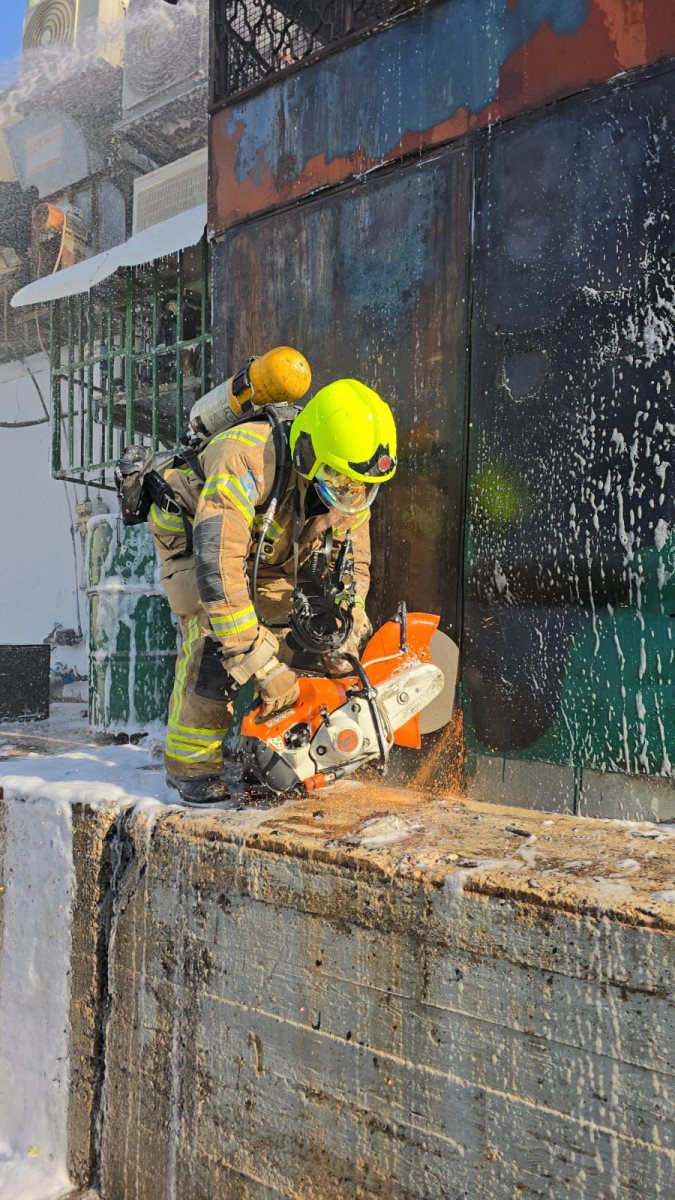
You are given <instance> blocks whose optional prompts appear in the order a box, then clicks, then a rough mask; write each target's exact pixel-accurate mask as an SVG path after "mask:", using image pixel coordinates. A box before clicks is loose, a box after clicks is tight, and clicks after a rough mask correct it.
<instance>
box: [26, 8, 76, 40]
mask: <svg viewBox="0 0 675 1200" xmlns="http://www.w3.org/2000/svg"><path fill="white" fill-rule="evenodd" d="M76 25H77V0H42V3H41V4H36V5H35V6H34V7H32V8H29V9H28V12H27V13H26V18H25V20H24V23H23V48H24V51H25V50H39V49H42V48H43V47H45V46H54V45H56V44H58V45H61V46H72V45H74V43H75V27H76Z"/></svg>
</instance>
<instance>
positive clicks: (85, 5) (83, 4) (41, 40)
mask: <svg viewBox="0 0 675 1200" xmlns="http://www.w3.org/2000/svg"><path fill="white" fill-rule="evenodd" d="M123 16H124V0H39V2H38V3H37V4H33V5H31V7H30V8H29V9H28V12H27V13H26V16H25V19H24V24H23V49H24V52H25V51H30V50H41V49H47V48H48V47H50V46H57V45H60V46H71V47H72V46H76V45H77V46H78V47H79V45H80V44H82V45H83V48H84V49H86V51H87V52H90V51H93V50H94V48H95V47H96V46H97V43H98V46H99V49H100V56H101V57H103V58H105V59H107V60H109V61H116V63H117V65H119V63H120V62H121V29H122V19H123ZM113 46H114V48H113Z"/></svg>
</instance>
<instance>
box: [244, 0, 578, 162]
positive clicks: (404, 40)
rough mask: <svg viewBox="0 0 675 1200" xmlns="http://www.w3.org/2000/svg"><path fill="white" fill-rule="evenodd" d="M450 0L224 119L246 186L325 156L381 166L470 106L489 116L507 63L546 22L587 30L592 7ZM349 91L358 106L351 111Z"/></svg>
mask: <svg viewBox="0 0 675 1200" xmlns="http://www.w3.org/2000/svg"><path fill="white" fill-rule="evenodd" d="M507 4H508V0H448V3H446V4H443V5H440V6H438V7H436V8H433V9H426V10H425V11H423V12H421V13H419V14H418V15H417V16H415V17H412V18H410V19H409V20H408V21H404V22H402V23H401V24H399V25H396V26H394V27H393V28H392V29H389V30H385V31H384V32H382V33H380V34H377V35H375V36H374V37H373V38H368V39H367V40H366V41H364V42H361V43H359V44H358V45H356V46H352V47H350V48H348V49H346V50H344V51H343V52H342V53H339V54H336V55H334V56H333V57H331V58H329V59H327V60H326V61H324V62H321V63H317V64H316V65H315V66H313V67H308V68H307V69H306V70H305V71H303V72H301V73H300V74H296V75H293V76H291V77H290V78H288V79H281V80H280V81H279V82H278V83H276V84H275V85H273V86H270V87H268V88H266V89H265V90H263V91H262V92H260V93H258V94H257V95H255V96H253V97H251V98H250V99H249V100H248V101H245V102H244V103H243V104H240V105H238V106H237V107H236V108H233V109H228V110H227V112H226V113H225V114H224V116H223V118H222V119H223V121H224V130H225V134H226V136H227V137H229V138H234V137H235V136H236V135H237V132H238V129H239V127H240V126H243V134H242V136H241V140H240V143H239V146H238V151H237V159H236V172H237V179H238V180H239V181H240V182H243V181H244V180H245V179H247V178H251V179H252V180H253V182H255V183H259V182H260V181H261V178H262V175H261V173H262V171H263V170H269V171H271V172H272V174H273V175H275V176H276V175H278V174H279V173H280V172H281V171H283V174H284V176H285V178H287V179H289V180H291V179H293V178H297V177H298V176H299V175H300V174H301V173H302V170H303V167H304V164H305V163H306V162H307V161H308V160H310V159H312V158H314V157H315V156H317V155H320V154H325V157H326V161H327V162H331V161H332V160H333V159H336V158H343V157H350V156H351V155H353V154H354V153H355V151H356V150H357V149H358V148H359V147H362V148H363V150H364V151H365V153H366V155H367V156H368V158H369V159H371V160H377V159H378V158H380V157H381V156H383V155H385V154H386V153H387V152H388V151H389V150H391V149H392V148H393V147H394V146H396V145H397V144H398V142H399V141H400V140H401V137H402V136H403V134H404V133H406V132H415V131H417V132H421V131H423V130H426V129H430V128H431V127H432V126H433V125H439V124H441V123H442V122H443V121H446V120H448V119H449V118H451V117H452V116H453V114H454V113H455V112H457V110H458V109H461V108H463V107H465V108H466V109H467V110H468V111H469V112H470V113H478V112H481V111H482V110H483V109H484V108H485V107H486V105H488V104H489V103H490V102H491V101H493V100H494V99H495V98H496V96H497V92H498V88H499V72H500V69H501V67H502V65H503V63H504V62H505V61H506V60H507V59H508V58H509V57H510V56H511V55H512V54H514V53H515V51H516V50H518V49H519V48H520V47H521V46H523V45H524V44H525V43H526V42H528V41H529V40H530V39H531V38H532V37H533V36H534V34H535V33H536V32H537V30H539V29H540V28H541V27H542V26H543V25H544V24H545V23H546V22H548V23H549V25H550V27H551V28H552V29H553V31H554V32H555V33H557V34H559V35H563V36H564V35H571V34H574V33H577V32H578V30H579V29H580V28H581V26H582V25H583V24H584V21H585V20H586V18H587V16H588V0H520V3H519V4H518V6H517V7H516V8H514V9H509V8H508V7H507ZM346 93H349V94H350V95H351V96H352V101H353V102H352V103H351V104H349V105H344V104H343V103H342V100H343V97H344V95H345V94H346Z"/></svg>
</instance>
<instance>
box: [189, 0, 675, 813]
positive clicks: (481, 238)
mask: <svg viewBox="0 0 675 1200" xmlns="http://www.w3.org/2000/svg"><path fill="white" fill-rule="evenodd" d="M213 4H214V9H215V15H214V29H215V35H214V43H215V44H214V55H215V68H214V76H213V88H214V94H213V97H212V99H213V106H212V114H211V120H210V156H211V158H210V176H211V191H210V208H209V223H210V230H211V235H212V237H213V238H214V247H213V270H214V283H213V287H214V309H213V329H214V346H215V351H214V353H215V363H214V374H215V376H216V377H220V376H221V375H224V374H225V372H226V371H227V370H228V368H229V366H230V364H231V363H234V362H238V361H239V360H240V359H241V358H242V356H246V355H248V354H250V353H252V352H254V351H255V350H256V349H257V348H258V347H260V346H263V347H264V346H268V345H270V344H274V343H275V342H289V343H292V344H296V345H298V346H300V347H301V348H302V349H303V350H304V351H305V353H306V354H307V355H308V357H309V359H310V361H311V364H312V368H313V371H314V378H315V382H316V384H318V385H320V384H322V383H325V382H326V381H327V380H329V379H330V378H333V377H335V376H338V375H355V376H357V377H359V378H362V379H364V380H366V381H367V382H368V383H370V384H372V385H373V386H374V387H376V388H378V389H379V390H380V391H381V392H382V394H383V395H384V396H386V397H387V398H388V399H390V400H391V402H392V405H393V407H394V409H395V411H396V415H397V419H398V423H399V427H400V433H401V464H400V469H399V471H398V473H397V476H396V480H395V481H394V483H393V485H392V486H391V487H390V488H388V489H387V495H386V496H384V495H383V496H382V498H381V503H380V504H379V507H378V510H377V514H376V518H375V521H374V548H375V570H374V593H373V597H372V601H371V607H372V615H373V617H374V618H376V619H378V618H382V617H386V616H387V615H389V614H390V613H391V612H392V611H393V609H394V607H395V604H396V601H397V600H398V599H399V598H400V597H401V595H403V597H404V598H405V599H406V600H407V601H408V603H409V605H411V606H413V607H417V608H421V609H433V610H435V611H438V612H440V614H441V617H442V627H443V628H444V629H445V630H447V632H449V633H450V634H451V635H452V636H453V637H455V638H456V639H457V640H458V641H459V642H460V645H461V649H462V660H463V669H462V685H461V695H462V710H463V742H462V748H461V753H462V754H463V756H464V758H465V770H466V777H467V782H468V784H469V786H470V787H471V788H472V790H473V791H474V794H475V795H477V796H478V797H479V798H481V797H482V798H484V799H487V800H495V801H500V802H504V803H513V804H533V805H535V806H537V807H551V808H567V809H569V810H571V811H575V812H580V813H595V814H599V815H600V814H601V815H606V816H632V815H645V816H646V815H653V816H657V817H659V816H660V817H665V816H672V815H673V812H674V811H675V809H674V793H673V782H672V775H673V761H674V759H675V685H674V666H673V612H674V611H675V538H674V536H673V486H672V466H671V457H672V437H673V428H674V427H673V424H672V421H673V400H672V352H673V345H674V339H675V327H674V324H673V321H674V318H675V305H674V300H675V291H674V286H675V284H674V279H673V259H672V247H673V240H672V239H673V233H672V194H671V187H672V184H671V180H672V175H673V154H674V151H675V132H674V130H673V112H674V104H675V75H674V74H673V55H674V54H675V5H673V3H672V0H666V2H665V3H664V2H662V0H636V3H634V4H631V5H626V4H624V3H622V0H556V2H555V3H548V2H547V0H479V2H478V3H476V2H475V0H471V2H470V3H469V2H467V0H440V2H439V3H433V4H428V5H425V6H421V7H419V6H413V7H408V10H407V11H405V12H403V11H401V10H400V8H399V6H396V5H387V4H382V5H379V6H377V5H374V6H368V5H363V6H359V5H355V6H348V7H347V6H344V9H343V6H341V5H339V4H336V5H334V6H330V5H329V6H328V8H325V7H324V6H321V8H320V9H319V7H317V6H313V5H312V4H311V0H310V3H305V2H303V0H297V2H296V3H293V4H288V5H283V4H279V5H276V6H274V7H273V6H271V5H268V4H262V5H260V6H258V7H257V8H256V11H257V12H258V11H259V12H260V16H259V18H258V20H257V21H254V20H251V19H250V16H247V14H248V8H247V6H246V5H245V4H244V3H241V4H236V3H235V4H232V3H230V2H228V0H213ZM327 13H328V14H331V22H330V24H329V25H328V24H327V23H326V14H327ZM234 296H236V302H234V303H233V297H234ZM456 734H457V731H456V730H455V729H453V730H452V731H451V733H450V734H446V735H445V740H444V737H443V735H440V736H439V738H438V742H437V745H436V747H434V751H433V754H432V755H431V756H429V757H431V758H432V759H433V761H434V762H435V763H436V764H437V774H436V782H438V783H439V784H443V783H444V781H447V778H448V771H449V769H450V767H451V766H452V765H453V764H452V760H453V758H456V756H457V737H456ZM432 781H433V775H429V774H428V772H427V774H426V775H425V782H432Z"/></svg>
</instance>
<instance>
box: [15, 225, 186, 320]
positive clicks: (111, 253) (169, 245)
mask: <svg viewBox="0 0 675 1200" xmlns="http://www.w3.org/2000/svg"><path fill="white" fill-rule="evenodd" d="M205 228H206V205H205V204H198V205H197V207H196V208H191V209H189V210H188V212H184V213H179V214H178V216H177V217H169V220H168V221H160V222H159V224H157V225H151V226H150V228H149V229H144V230H143V232H142V233H137V234H135V235H134V237H132V238H129V241H128V242H122V244H121V245H119V246H113V247H112V248H111V249H110V250H104V252H103V254H96V255H94V257H93V258H86V259H85V260H84V262H79V263H75V266H73V267H66V268H65V270H63V271H55V272H54V274H53V275H46V276H45V277H44V279H36V280H35V283H29V284H27V286H26V287H24V288H21V290H20V291H19V292H17V293H16V295H15V296H13V297H12V302H11V303H12V308H20V307H21V306H22V305H24V304H46V303H47V301H49V300H60V299H61V298H62V297H64V296H77V295H79V294H80V293H81V292H88V291H89V289H90V288H93V287H95V286H96V284H97V283H101V281H102V280H103V279H107V278H108V277H109V276H110V275H114V273H115V271H118V270H119V268H120V267H137V266H140V264H141V263H149V262H154V261H155V259H158V258H166V256H167V255H168V254H176V253H177V252H178V251H179V250H187V249H188V247H189V246H196V245H197V242H199V241H201V238H202V236H203V234H204V230H205Z"/></svg>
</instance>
